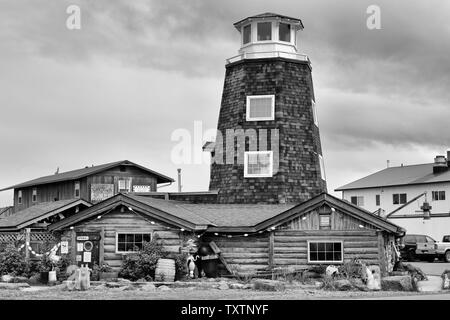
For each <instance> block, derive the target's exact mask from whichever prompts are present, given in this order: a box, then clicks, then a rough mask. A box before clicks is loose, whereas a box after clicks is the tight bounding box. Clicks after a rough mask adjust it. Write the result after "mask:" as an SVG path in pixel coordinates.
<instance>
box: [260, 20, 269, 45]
mask: <svg viewBox="0 0 450 320" xmlns="http://www.w3.org/2000/svg"><path fill="white" fill-rule="evenodd" d="M257 35H258V41H268V40H272V22H259V23H258V24H257Z"/></svg>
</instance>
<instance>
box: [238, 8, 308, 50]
mask: <svg viewBox="0 0 450 320" xmlns="http://www.w3.org/2000/svg"><path fill="white" fill-rule="evenodd" d="M234 26H235V27H236V29H237V30H238V31H239V32H240V33H241V48H240V50H239V54H241V55H245V58H264V57H266V56H267V55H268V54H269V53H274V52H282V53H287V54H296V53H297V32H298V31H299V30H302V29H303V24H302V21H301V20H300V19H296V18H291V17H287V16H283V15H279V14H275V13H263V14H259V15H256V16H252V17H248V18H245V19H243V20H241V21H239V22H236V23H235V24H234Z"/></svg>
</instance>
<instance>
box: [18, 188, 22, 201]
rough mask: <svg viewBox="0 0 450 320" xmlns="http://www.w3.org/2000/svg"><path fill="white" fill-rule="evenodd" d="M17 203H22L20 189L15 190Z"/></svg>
mask: <svg viewBox="0 0 450 320" xmlns="http://www.w3.org/2000/svg"><path fill="white" fill-rule="evenodd" d="M17 203H18V204H22V190H19V191H18V192H17Z"/></svg>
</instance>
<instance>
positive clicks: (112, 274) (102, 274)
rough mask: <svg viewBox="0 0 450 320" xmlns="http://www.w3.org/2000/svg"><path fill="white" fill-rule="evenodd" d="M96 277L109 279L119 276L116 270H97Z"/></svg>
mask: <svg viewBox="0 0 450 320" xmlns="http://www.w3.org/2000/svg"><path fill="white" fill-rule="evenodd" d="M98 277H99V279H100V280H111V279H117V278H118V277H119V273H118V272H99V273H98Z"/></svg>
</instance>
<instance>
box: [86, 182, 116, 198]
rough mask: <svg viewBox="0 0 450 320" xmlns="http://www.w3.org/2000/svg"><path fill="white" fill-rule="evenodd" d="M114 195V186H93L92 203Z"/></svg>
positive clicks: (99, 184) (101, 184) (102, 184)
mask: <svg viewBox="0 0 450 320" xmlns="http://www.w3.org/2000/svg"><path fill="white" fill-rule="evenodd" d="M113 195H114V184H104V183H96V184H91V202H100V201H103V200H106V199H108V198H111V197H112V196H113Z"/></svg>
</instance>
